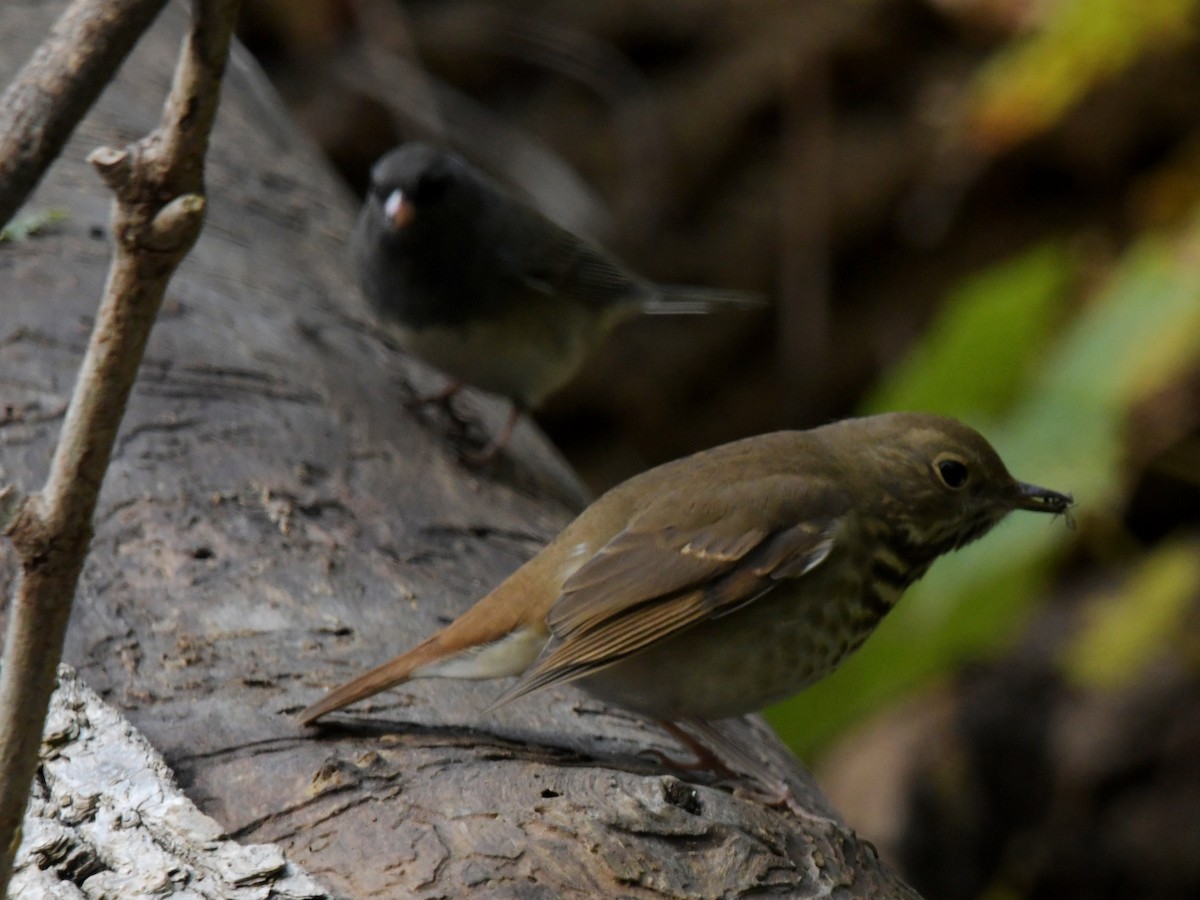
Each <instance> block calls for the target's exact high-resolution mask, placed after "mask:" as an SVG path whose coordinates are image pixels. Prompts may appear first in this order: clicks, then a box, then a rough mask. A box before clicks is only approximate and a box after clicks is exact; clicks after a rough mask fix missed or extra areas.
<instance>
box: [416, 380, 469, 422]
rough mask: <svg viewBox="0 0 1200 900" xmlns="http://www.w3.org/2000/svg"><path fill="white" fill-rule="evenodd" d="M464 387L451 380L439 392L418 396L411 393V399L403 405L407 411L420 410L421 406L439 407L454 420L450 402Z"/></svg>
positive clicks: (459, 382)
mask: <svg viewBox="0 0 1200 900" xmlns="http://www.w3.org/2000/svg"><path fill="white" fill-rule="evenodd" d="M464 387H465V385H464V384H463V383H462V382H461V381H459V380H458V379H451V380H450V381H448V382H446V385H445V386H444V387H442V388H441V389H440V390H436V391H434V392H433V393H430V394H418V393H417V392H416V391H415V390H414V391H413V394H412V397H410V398H409V399H408V401H407V402H406V403H405V404H404V405H405V406H406V407H408V408H409V409H420V408H421V407H423V406H440V407H442V409H444V410H446V412H447V414H448V415H450V416H451V417H452V418H456V416H455V414H454V407H453V406H452V405H451V401H452V400H453V399H454V398H455V397H456V396H458V394H459V392H460V391H461V390H462V389H463V388H464Z"/></svg>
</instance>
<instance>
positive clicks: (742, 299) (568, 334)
mask: <svg viewBox="0 0 1200 900" xmlns="http://www.w3.org/2000/svg"><path fill="white" fill-rule="evenodd" d="M353 244H354V254H355V258H356V262H357V265H358V271H359V277H360V280H361V283H362V287H363V292H364V293H365V294H366V297H367V299H368V300H369V301H370V302H371V303H372V304H373V305H374V306H375V308H376V309H377V310H378V311H379V312H380V313H381V314H382V316H383V317H384V319H385V321H387V322H388V323H390V325H391V326H392V329H393V330H394V333H395V334H396V336H397V339H398V340H399V341H400V343H401V344H402V345H403V346H404V347H405V348H407V349H408V350H410V351H411V352H413V353H414V354H416V355H417V356H419V357H421V358H422V359H424V360H426V361H427V362H430V363H432V364H433V365H435V366H437V367H438V368H439V369H441V370H442V371H444V372H445V373H446V374H448V375H450V376H451V377H452V378H454V379H455V380H456V382H457V383H460V384H461V383H462V382H466V383H468V384H472V385H475V386H476V387H479V388H483V389H484V390H486V391H491V392H493V393H497V394H502V395H504V396H506V397H508V398H509V399H510V400H511V401H512V403H513V409H512V413H511V415H510V416H509V419H508V423H507V424H506V426H505V428H504V430H503V432H502V433H501V434H500V435H499V436H498V437H497V438H496V441H495V442H494V444H493V447H492V448H491V449H492V450H493V451H494V450H496V449H499V448H500V447H502V446H503V444H504V442H505V441H506V440H507V438H508V434H509V433H510V432H511V429H512V426H513V424H514V422H515V421H516V417H517V416H518V415H519V412H520V410H521V409H528V408H531V407H533V406H536V405H537V404H538V403H539V402H540V401H541V400H542V399H543V398H544V397H545V396H546V395H547V394H549V393H551V392H552V391H554V390H555V389H556V388H558V387H560V386H562V385H563V384H564V383H566V382H567V381H568V380H569V379H570V378H571V377H572V376H573V375H574V374H575V372H576V371H577V370H578V369H579V367H580V366H581V365H582V363H583V361H584V359H585V358H586V357H587V355H588V354H589V353H590V352H591V351H592V350H593V349H594V348H595V347H596V346H598V345H599V344H600V342H601V341H602V340H604V338H605V337H606V336H607V334H608V333H609V332H610V331H611V330H612V329H613V328H614V327H615V326H616V325H617V324H618V323H620V322H622V321H624V320H625V319H629V318H632V317H633V316H636V315H637V314H639V313H698V312H708V311H709V310H711V309H713V308H715V307H718V306H727V307H752V306H761V305H762V300H761V299H760V298H757V297H751V296H748V295H745V294H738V293H734V292H722V291H715V290H704V289H700V288H683V287H667V286H664V285H659V284H654V283H653V282H650V281H647V280H645V279H643V278H640V277H638V276H637V275H635V274H633V273H632V272H630V271H629V270H628V269H626V268H625V267H624V266H622V265H621V263H619V262H618V261H617V260H615V259H614V258H613V257H611V256H610V255H608V254H607V253H606V252H605V251H604V250H602V249H601V248H600V247H599V246H597V245H596V244H594V243H592V242H591V241H588V240H586V239H585V238H582V237H579V236H577V235H575V234H572V233H571V232H569V231H567V230H565V229H563V228H561V227H559V226H558V225H555V224H554V223H553V222H551V221H550V220H549V219H547V218H546V217H545V216H543V215H542V214H541V213H539V212H537V211H536V210H534V209H533V208H532V207H530V206H528V205H526V204H525V203H523V202H521V201H520V200H518V199H516V198H515V197H513V196H512V195H511V194H509V193H508V192H506V191H505V190H504V189H503V188H501V187H500V186H499V185H497V184H496V183H494V182H493V181H491V180H490V179H489V178H487V177H486V176H485V175H484V174H483V173H481V172H479V171H478V170H476V169H474V168H472V167H471V166H470V165H468V164H467V163H466V162H465V161H464V160H463V159H461V158H460V157H458V156H456V155H454V154H453V153H450V152H449V151H447V150H444V149H441V148H438V147H434V146H431V145H429V144H422V143H411V144H405V145H403V146H401V147H399V148H397V149H395V150H393V151H391V152H390V153H388V154H387V155H385V156H384V157H382V158H381V159H380V160H379V161H378V162H377V163H376V164H375V166H374V168H373V169H372V171H371V186H370V189H369V191H368V193H367V197H366V201H365V203H364V204H363V209H362V213H361V215H360V216H359V220H358V227H357V229H356V231H355V234H354V240H353Z"/></svg>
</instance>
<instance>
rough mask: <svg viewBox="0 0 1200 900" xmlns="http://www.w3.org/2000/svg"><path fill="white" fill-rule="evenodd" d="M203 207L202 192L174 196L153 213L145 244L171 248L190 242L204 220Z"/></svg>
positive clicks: (165, 248)
mask: <svg viewBox="0 0 1200 900" xmlns="http://www.w3.org/2000/svg"><path fill="white" fill-rule="evenodd" d="M204 209H205V202H204V196H203V195H202V194H183V195H181V196H179V197H176V198H175V199H174V200H172V201H171V202H170V203H168V204H167V205H166V206H164V207H163V208H162V209H160V210H159V211H158V213H157V215H155V217H154V219H153V221H152V222H151V223H150V233H149V234H148V235H147V236H146V244H147V245H148V246H150V247H153V248H154V249H155V250H173V249H176V248H178V247H179V246H180V245H181V244H184V243H188V242H190V241H191V240H192V239H193V238H194V237H195V236H196V233H197V232H198V231H199V229H200V225H201V223H202V222H203V220H204Z"/></svg>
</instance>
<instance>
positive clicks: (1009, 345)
mask: <svg viewBox="0 0 1200 900" xmlns="http://www.w3.org/2000/svg"><path fill="white" fill-rule="evenodd" d="M1074 270H1075V260H1074V258H1073V257H1072V256H1071V255H1070V254H1069V253H1068V252H1067V251H1066V249H1065V248H1064V247H1063V246H1062V245H1060V244H1045V245H1043V246H1041V247H1037V248H1036V249H1034V250H1032V251H1030V252H1028V253H1026V254H1024V255H1023V256H1020V257H1017V258H1016V259H1014V260H1011V261H1009V262H1006V263H1004V264H1002V265H998V266H995V267H994V268H992V269H989V270H987V271H986V272H984V273H983V274H981V275H977V276H975V277H972V278H971V279H969V280H968V281H966V282H965V283H964V284H963V285H962V286H961V287H959V288H958V289H957V290H956V291H954V292H953V293H952V294H951V295H950V296H949V297H948V298H947V299H946V302H945V304H944V306H943V310H944V311H943V313H942V315H941V316H940V317H939V318H938V319H937V321H936V322H934V323H933V325H932V326H931V327H930V329H929V331H928V332H927V333H926V335H925V337H924V339H923V340H922V341H921V344H920V346H919V347H917V348H916V349H915V350H914V351H913V352H912V353H911V354H910V355H909V357H908V358H907V359H906V360H905V361H904V362H902V363H901V364H900V365H899V366H898V367H897V368H896V369H895V370H894V371H893V372H892V373H891V375H890V376H889V378H888V380H887V381H886V382H885V383H884V384H883V385H881V386H880V387H879V388H878V389H877V390H876V391H875V393H874V395H873V396H872V397H871V398H870V399H868V401H867V403H866V407H867V410H868V411H869V412H880V411H883V410H889V409H921V410H925V411H927V412H949V411H952V410H963V409H969V410H973V411H974V412H976V413H978V414H985V415H988V416H995V415H998V414H1000V413H1001V412H1003V411H1004V410H1005V409H1007V408H1008V407H1009V406H1010V405H1012V403H1013V402H1014V401H1015V400H1016V399H1017V398H1018V397H1019V396H1020V395H1021V393H1022V392H1023V391H1026V390H1028V387H1029V381H1030V378H1031V377H1032V375H1033V374H1034V372H1035V371H1036V364H1037V362H1038V360H1039V359H1040V357H1041V354H1042V351H1043V350H1044V348H1045V346H1046V344H1047V342H1048V341H1049V339H1050V337H1051V336H1052V332H1053V328H1054V326H1055V324H1056V323H1057V322H1058V320H1059V319H1060V318H1061V317H1062V316H1061V309H1062V306H1063V299H1062V298H1063V295H1064V294H1065V292H1066V290H1067V286H1068V284H1069V282H1070V279H1071V277H1072V276H1073V275H1074Z"/></svg>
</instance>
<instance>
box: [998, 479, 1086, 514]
mask: <svg viewBox="0 0 1200 900" xmlns="http://www.w3.org/2000/svg"><path fill="white" fill-rule="evenodd" d="M1016 489H1017V490H1016V497H1015V499H1014V500H1013V507H1014V508H1015V509H1028V510H1030V511H1031V512H1047V513H1054V514H1055V515H1059V514H1061V513H1065V512H1066V511H1067V510H1068V509H1070V508H1071V506H1072V505H1073V504H1074V503H1075V498H1074V497H1072V496H1071V495H1070V494H1060V493H1059V492H1058V491H1051V490H1049V489H1047V488H1043V487H1038V486H1037V485H1036V484H1026V483H1025V482H1023V481H1018V482H1016Z"/></svg>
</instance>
